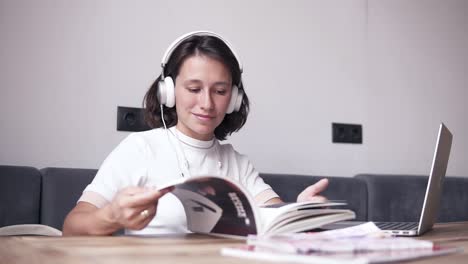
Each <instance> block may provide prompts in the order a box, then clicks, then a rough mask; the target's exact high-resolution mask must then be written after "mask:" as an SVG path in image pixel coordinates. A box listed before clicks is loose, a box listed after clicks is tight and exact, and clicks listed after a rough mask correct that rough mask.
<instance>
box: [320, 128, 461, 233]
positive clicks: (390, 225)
mask: <svg viewBox="0 0 468 264" xmlns="http://www.w3.org/2000/svg"><path fill="white" fill-rule="evenodd" d="M451 147H452V133H451V132H450V131H449V129H448V128H447V127H446V126H445V125H444V124H443V123H441V124H440V127H439V135H438V137H437V143H436V147H435V151H434V158H433V160H432V167H431V173H430V174H429V180H428V184H427V188H426V195H425V196H424V203H423V207H422V212H421V216H420V218H419V222H374V223H375V224H376V225H377V226H378V227H379V228H380V229H382V230H383V231H385V232H387V233H391V234H393V235H397V236H419V235H422V234H423V233H425V232H426V231H428V230H430V229H431V228H432V226H433V225H434V223H435V221H436V220H437V215H438V212H439V205H440V199H441V195H442V188H443V184H444V178H445V173H446V171H447V164H448V160H449V156H450V149H451ZM361 223H362V222H357V221H343V222H338V223H335V224H331V225H328V226H324V229H336V228H344V227H349V226H353V225H358V224H361Z"/></svg>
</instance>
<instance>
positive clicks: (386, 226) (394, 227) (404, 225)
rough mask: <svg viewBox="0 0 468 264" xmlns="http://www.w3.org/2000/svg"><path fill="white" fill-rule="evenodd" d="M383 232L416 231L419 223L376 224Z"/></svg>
mask: <svg viewBox="0 0 468 264" xmlns="http://www.w3.org/2000/svg"><path fill="white" fill-rule="evenodd" d="M374 223H375V225H376V226H377V227H378V228H380V229H382V230H416V229H418V224H419V223H417V222H374Z"/></svg>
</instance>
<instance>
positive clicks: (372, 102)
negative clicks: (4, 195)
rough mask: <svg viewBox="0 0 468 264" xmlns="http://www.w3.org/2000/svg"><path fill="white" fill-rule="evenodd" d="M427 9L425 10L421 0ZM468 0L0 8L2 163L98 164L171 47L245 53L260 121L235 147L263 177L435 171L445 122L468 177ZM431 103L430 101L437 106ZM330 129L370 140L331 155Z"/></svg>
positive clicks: (456, 167)
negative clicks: (219, 41)
mask: <svg viewBox="0 0 468 264" xmlns="http://www.w3.org/2000/svg"><path fill="white" fill-rule="evenodd" d="M422 2H424V3H422ZM467 3H468V2H466V1H391V0H386V1H365V0H360V1H357V0H356V1H325V0H321V1H307V0H302V1H298V0H296V1H281V0H276V1H269V0H262V1H249V0H242V1H229V2H228V1H216V0H211V1H209V0H203V1H181V0H179V1H174V0H172V1H150V0H148V1H123V0H122V1H110V0H107V1H92V0H87V1H83V0H82V1H58V0H56V1H51V0H47V1H33V0H22V1H14V0H0V39H1V42H0V89H1V90H0V91H1V97H0V113H2V114H1V115H0V116H1V117H0V126H1V132H0V133H1V137H0V164H16V165H31V166H36V167H39V168H42V167H49V166H61V167H83V168H97V167H99V165H100V163H101V162H102V160H103V159H104V158H105V157H106V155H107V154H108V153H109V152H110V151H111V150H112V149H113V148H114V147H115V146H116V145H117V144H118V142H120V141H121V140H122V139H123V138H124V137H125V136H126V135H128V133H125V132H118V131H116V129H115V127H116V108H117V105H123V106H141V102H142V98H143V95H144V93H145V91H146V89H147V88H148V86H149V85H150V84H151V82H152V81H153V80H154V79H155V78H156V77H157V75H158V74H159V71H160V67H159V64H160V60H161V56H162V53H163V52H164V50H165V49H166V47H167V45H168V44H169V43H170V42H171V41H172V40H174V39H175V38H176V37H178V36H179V35H181V34H183V33H185V32H188V31H191V30H196V29H209V30H214V31H216V32H218V33H220V34H222V35H224V36H225V37H226V38H227V39H229V40H230V41H231V42H232V43H233V45H234V46H235V47H236V51H237V52H238V53H239V54H240V56H241V58H242V61H243V64H244V68H245V74H244V75H243V78H244V83H245V84H246V90H247V92H248V95H249V97H250V99H251V101H252V112H251V115H250V116H249V120H248V122H247V124H246V126H245V127H244V128H243V129H242V130H241V131H240V132H239V133H237V134H234V135H233V136H232V137H231V138H230V139H229V141H230V142H232V143H233V144H235V146H236V147H237V149H238V150H239V151H240V152H242V153H245V154H247V155H248V156H249V157H250V158H251V160H252V161H253V162H254V163H255V164H256V167H257V168H258V169H259V170H260V171H262V172H290V173H301V174H314V175H336V176H352V175H354V174H356V173H360V172H385V173H411V174H427V173H428V171H429V165H430V161H431V158H432V149H433V146H434V143H435V136H436V133H437V125H438V123H439V121H440V120H444V121H445V122H446V124H447V125H448V126H449V128H451V130H452V132H453V134H454V145H453V149H452V156H451V160H450V164H449V169H448V174H449V175H460V176H468V165H467V163H466V162H464V161H465V160H466V158H465V157H466V154H467V150H468V139H466V137H465V136H464V135H466V134H468V125H467V124H466V122H465V121H464V118H463V116H462V115H463V114H466V113H467V112H468V111H467V106H466V104H464V101H466V98H468V97H467V90H466V83H467V80H468V74H467V69H468V67H466V66H467V65H466V64H467V61H468V60H467V59H468V51H467V50H466V47H467V46H468V45H467V44H468V43H467V42H468V40H467V34H466V33H467V31H468V19H467V18H465V17H466V16H465V15H464V14H466V13H467V12H468V5H467ZM436 103H437V105H436ZM331 122H348V123H361V124H363V127H364V133H363V134H364V144H362V145H347V144H332V143H331Z"/></svg>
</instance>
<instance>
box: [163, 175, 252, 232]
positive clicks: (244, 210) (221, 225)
mask: <svg viewBox="0 0 468 264" xmlns="http://www.w3.org/2000/svg"><path fill="white" fill-rule="evenodd" d="M172 193H173V194H174V195H175V196H176V197H177V198H178V199H179V200H180V201H181V203H182V205H183V206H184V209H185V214H186V215H187V224H188V228H189V230H190V231H192V232H196V233H207V234H208V233H209V234H217V235H227V236H236V237H237V236H240V237H246V236H247V235H249V234H257V233H258V232H259V230H260V228H259V227H258V226H257V225H258V221H257V220H256V214H257V213H256V211H255V210H256V209H255V207H254V203H253V202H252V201H251V198H250V197H249V196H248V194H247V192H246V191H244V190H243V189H242V188H241V187H240V186H239V185H237V184H236V183H234V182H232V181H230V180H228V179H226V178H219V177H213V176H206V177H205V176H203V177H193V178H190V179H186V180H185V181H183V182H179V183H178V184H176V185H175V186H174V190H173V191H172Z"/></svg>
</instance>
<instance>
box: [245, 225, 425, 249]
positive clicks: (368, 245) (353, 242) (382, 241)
mask: <svg viewBox="0 0 468 264" xmlns="http://www.w3.org/2000/svg"><path fill="white" fill-rule="evenodd" d="M247 244H248V245H255V246H257V247H261V248H266V249H274V250H278V251H280V252H285V253H300V254H304V253H310V252H329V253H338V252H358V251H383V250H387V251H392V250H402V249H405V250H407V249H432V247H433V243H432V242H430V241H422V240H416V239H412V238H400V237H398V238H397V237H390V236H388V235H386V234H384V233H383V232H381V230H380V229H379V228H378V227H377V226H375V224H374V223H372V222H368V223H365V224H361V225H357V226H353V227H348V228H343V229H337V230H330V231H324V232H317V233H299V234H285V235H275V236H269V237H257V236H249V238H248V241H247Z"/></svg>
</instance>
